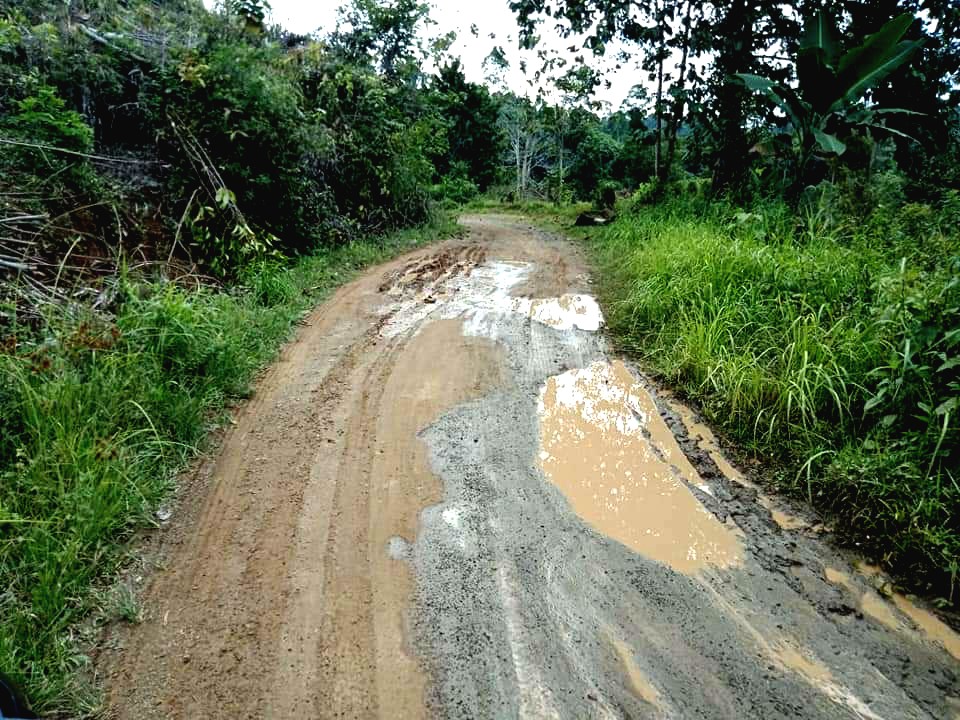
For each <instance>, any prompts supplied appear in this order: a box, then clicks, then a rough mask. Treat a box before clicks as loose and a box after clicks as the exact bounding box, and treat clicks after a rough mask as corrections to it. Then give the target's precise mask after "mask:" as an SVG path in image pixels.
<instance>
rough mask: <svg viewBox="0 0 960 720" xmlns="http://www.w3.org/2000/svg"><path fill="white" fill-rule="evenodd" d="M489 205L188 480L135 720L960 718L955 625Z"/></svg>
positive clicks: (547, 239) (285, 380)
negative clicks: (628, 352)
mask: <svg viewBox="0 0 960 720" xmlns="http://www.w3.org/2000/svg"><path fill="white" fill-rule="evenodd" d="M464 223H465V225H466V226H467V227H468V229H469V234H468V235H467V237H466V239H464V240H456V241H449V242H446V243H443V244H440V245H436V246H433V247H431V248H428V249H425V250H419V251H416V252H414V253H411V254H408V255H406V256H404V257H402V258H399V259H397V260H395V261H393V262H391V263H388V264H386V265H383V266H381V267H379V268H376V269H374V270H372V271H370V272H368V273H367V274H365V275H364V276H363V277H361V278H360V279H359V280H357V281H355V282H353V283H351V284H350V285H347V286H345V287H344V288H342V289H341V290H340V291H339V292H338V293H336V295H335V296H334V297H333V298H332V299H331V300H329V301H328V302H327V303H325V304H324V305H322V306H321V307H319V308H318V309H317V310H316V311H315V312H314V313H313V314H312V315H311V316H310V317H309V318H308V319H307V321H306V322H305V326H304V327H303V328H302V330H301V332H300V333H299V336H298V337H297V339H296V340H295V341H294V342H292V343H291V344H290V345H288V346H287V348H286V349H285V350H284V352H283V354H282V356H281V358H280V360H279V362H277V364H276V365H275V366H274V367H273V368H272V369H271V370H270V371H269V372H268V373H267V374H266V375H265V376H264V378H263V379H262V381H261V382H260V383H259V385H258V387H257V390H256V394H255V395H254V397H253V399H252V400H251V401H250V402H249V403H248V404H247V405H246V406H245V407H244V408H242V409H241V410H240V411H239V412H238V414H237V416H236V418H235V421H236V422H235V425H234V426H233V427H232V428H231V429H230V430H229V432H228V433H227V434H226V436H225V437H224V439H223V443H222V447H221V448H220V450H219V452H218V453H217V454H216V456H215V457H211V458H210V459H209V460H208V461H207V462H206V463H204V464H203V465H202V466H200V467H199V468H198V469H197V470H195V471H194V472H193V473H192V474H190V475H188V476H187V477H185V478H184V479H183V483H182V485H181V491H180V493H179V495H178V502H177V504H176V506H175V508H174V515H173V518H172V520H171V521H170V522H169V523H168V525H167V526H166V527H165V528H163V529H161V530H160V531H158V534H157V537H156V538H155V545H156V548H155V549H154V551H153V552H152V554H151V555H150V557H151V564H152V566H153V569H152V570H151V571H150V572H149V573H148V574H147V583H146V590H145V591H144V593H143V598H142V602H143V606H144V611H145V612H144V620H143V622H142V623H140V624H139V625H115V626H113V627H111V628H109V629H108V632H107V636H106V637H105V638H104V642H103V645H102V648H103V649H102V650H101V651H100V653H99V655H98V657H97V658H96V666H97V668H98V672H99V673H100V674H101V676H102V677H103V679H104V681H105V685H106V688H107V705H108V713H109V714H110V716H111V717H116V718H138V719H139V718H218V717H230V718H259V717H265V718H314V717H316V718H328V717H329V718H334V717H339V718H377V717H380V718H417V717H448V718H473V717H477V718H501V717H530V718H541V717H557V718H587V717H597V718H600V717H603V718H645V717H651V718H698V717H699V718H748V717H749V718H779V717H797V718H886V719H888V720H893V719H895V718H896V719H899V718H958V717H960V711H958V708H960V701H958V700H957V698H958V697H960V662H958V660H960V659H958V657H956V656H957V655H960V642H958V638H957V636H956V635H955V634H953V633H952V631H950V630H949V628H947V627H946V626H945V625H943V624H942V623H940V621H939V620H938V619H937V618H936V616H935V615H933V614H932V613H931V612H930V611H928V610H925V609H923V608H921V607H919V606H918V605H917V604H915V603H913V602H911V601H910V600H908V599H907V598H904V597H902V596H898V595H896V594H891V593H889V591H888V585H887V584H886V583H885V579H884V578H882V576H879V575H878V573H877V572H876V571H875V570H874V569H872V568H870V567H869V566H856V565H855V564H854V562H852V561H851V560H850V559H848V558H846V557H845V556H843V555H841V554H840V553H839V552H838V551H836V550H834V549H832V548H831V546H830V545H829V543H828V542H827V541H826V539H825V537H826V535H827V532H826V531H825V529H824V528H823V527H822V526H819V525H818V524H817V523H816V522H815V521H814V520H813V519H807V518H806V517H805V516H804V512H803V511H802V510H796V509H793V510H792V509H790V508H788V507H786V506H784V505H783V504H782V502H781V501H778V500H776V499H774V498H770V497H768V496H766V495H764V494H763V493H761V492H760V491H759V490H758V488H757V487H756V486H755V485H753V484H752V483H751V482H750V480H749V478H748V476H749V473H748V472H745V471H744V469H743V468H736V467H734V466H733V465H732V464H731V463H730V462H729V461H728V460H727V459H726V458H725V457H724V456H723V453H722V451H721V449H720V447H719V445H718V443H717V441H716V438H715V437H714V436H713V434H712V433H711V432H710V429H709V428H708V427H706V426H705V425H704V424H703V423H701V422H699V421H698V419H697V418H696V416H695V414H694V413H692V412H691V411H690V410H689V409H688V408H685V407H684V406H683V405H682V404H680V403H678V402H677V401H676V400H675V399H673V398H669V397H663V396H662V395H661V394H658V393H657V391H656V389H655V388H653V387H652V386H651V385H650V384H649V383H648V382H647V381H646V380H645V379H644V378H643V377H642V375H640V374H639V373H638V372H636V370H635V369H633V368H631V367H630V366H629V365H628V364H624V363H623V362H621V361H619V360H616V359H615V358H612V357H611V356H610V352H609V350H608V349H607V345H606V343H605V342H604V338H603V334H602V332H599V331H598V329H597V328H598V326H599V323H600V317H601V316H600V314H599V309H598V308H597V307H596V305H595V303H594V302H593V300H592V298H591V297H590V296H589V286H590V281H589V277H588V273H587V270H586V266H585V264H584V262H583V260H582V258H581V256H580V255H579V253H578V252H577V250H576V248H575V247H574V246H572V245H571V244H569V243H567V242H566V241H564V240H562V239H560V238H557V237H553V236H549V235H546V234H544V233H542V232H541V231H538V230H534V229H533V228H532V227H530V226H529V225H526V224H524V223H522V222H520V221H518V220H516V219H509V218H504V217H497V216H489V215H487V216H482V217H469V218H465V219H464Z"/></svg>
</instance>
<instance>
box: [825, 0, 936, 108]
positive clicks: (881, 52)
mask: <svg viewBox="0 0 960 720" xmlns="http://www.w3.org/2000/svg"><path fill="white" fill-rule="evenodd" d="M914 20H915V18H914V16H913V15H912V14H910V13H904V14H903V15H900V16H899V17H897V18H894V19H893V20H891V21H890V22H888V23H887V24H886V25H884V26H883V27H882V28H880V30H879V31H877V32H875V33H874V34H873V35H869V36H868V37H867V39H866V40H865V41H864V43H863V45H861V46H859V47H857V48H854V49H853V50H851V51H850V52H848V53H846V54H845V55H844V56H843V57H842V58H840V64H839V68H838V70H839V72H838V76H837V80H838V84H839V87H840V89H841V92H840V94H839V95H840V98H839V99H838V100H837V102H836V103H834V106H833V107H834V109H836V108H837V107H838V106H839V104H842V102H843V101H844V100H845V101H847V102H856V101H857V100H858V99H859V98H860V97H862V96H863V94H864V93H865V92H866V91H867V90H869V89H870V88H871V87H874V86H876V85H877V84H878V83H880V82H881V81H882V80H883V79H884V78H886V77H887V75H889V74H890V73H892V72H893V71H894V70H896V69H897V68H898V67H900V66H901V65H903V64H904V63H905V62H906V61H907V60H908V59H909V58H910V56H911V55H912V54H913V53H914V52H915V51H916V50H917V48H918V47H920V45H921V44H922V41H904V42H900V39H901V38H902V37H903V35H904V33H906V32H907V30H908V29H909V28H910V25H911V24H912V23H913V21H914Z"/></svg>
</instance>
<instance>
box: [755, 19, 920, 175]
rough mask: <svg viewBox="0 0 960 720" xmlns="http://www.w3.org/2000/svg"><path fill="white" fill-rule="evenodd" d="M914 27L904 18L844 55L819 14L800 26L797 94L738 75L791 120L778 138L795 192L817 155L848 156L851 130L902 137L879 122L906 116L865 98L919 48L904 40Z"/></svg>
mask: <svg viewBox="0 0 960 720" xmlns="http://www.w3.org/2000/svg"><path fill="white" fill-rule="evenodd" d="M914 22H915V18H914V17H913V16H912V15H910V14H909V13H904V14H903V15H900V16H899V17H897V18H895V19H893V20H891V21H890V22H888V23H886V24H885V25H884V26H883V27H881V28H880V29H879V30H878V31H877V32H876V33H874V34H872V35H869V36H867V38H866V39H865V40H864V41H863V43H862V44H860V45H857V46H855V47H853V48H851V49H849V50H847V51H846V52H843V51H842V50H841V45H840V32H839V29H838V28H837V25H836V21H835V20H834V19H833V18H831V17H830V16H829V15H828V14H827V13H826V12H823V11H821V12H818V13H817V14H816V15H814V16H811V17H810V18H809V19H808V20H807V22H806V23H805V25H804V33H803V36H802V38H801V39H800V45H799V51H798V54H797V59H796V70H797V80H798V87H797V89H796V90H794V89H793V88H792V87H790V86H789V85H786V84H783V83H777V82H774V81H773V80H771V79H769V78H763V77H758V76H756V75H751V74H747V73H739V74H737V75H736V77H737V78H738V79H739V81H740V82H741V83H742V84H743V85H744V86H745V87H747V88H748V89H750V90H753V91H760V92H762V93H764V95H765V96H766V97H767V98H769V99H770V100H771V101H772V102H773V103H774V104H775V105H776V106H777V107H779V108H780V110H782V111H783V112H784V114H785V115H786V116H787V118H788V119H789V121H790V131H789V133H788V134H785V135H784V134H781V135H777V136H776V139H777V140H780V141H781V142H780V143H779V147H784V145H785V142H786V141H787V140H788V138H789V139H790V140H792V142H790V143H789V145H788V146H787V147H786V152H787V154H788V155H789V156H790V157H791V158H792V164H793V166H794V167H793V174H794V178H793V187H794V190H796V189H797V188H798V187H799V186H802V185H803V184H804V183H805V182H806V181H807V180H808V175H809V168H810V163H811V161H812V160H813V159H814V157H815V156H817V155H819V156H834V157H839V156H842V155H843V154H844V153H845V152H846V149H847V146H846V143H845V141H844V139H845V138H847V137H849V136H850V134H851V133H852V132H853V130H854V129H855V128H877V129H881V130H887V131H892V132H894V133H897V134H902V133H900V131H898V130H892V129H891V128H888V127H886V126H885V125H884V124H883V123H882V117H883V116H884V115H886V114H890V113H907V112H909V111H907V110H902V109H895V110H893V109H882V108H877V107H876V106H866V105H864V104H863V97H864V95H865V94H866V92H867V91H868V90H870V89H871V88H874V87H876V86H877V85H878V84H880V83H881V82H882V81H883V80H884V79H885V78H886V77H887V76H889V75H890V74H891V73H893V72H894V71H895V70H896V69H897V68H899V67H900V66H901V65H903V64H905V63H906V62H907V61H908V60H909V59H910V57H911V56H912V55H913V54H914V53H915V52H916V50H917V49H918V48H919V47H920V45H921V41H918V40H903V37H904V35H905V34H906V32H907V30H908V29H909V28H910V26H911V25H912V24H913V23H914Z"/></svg>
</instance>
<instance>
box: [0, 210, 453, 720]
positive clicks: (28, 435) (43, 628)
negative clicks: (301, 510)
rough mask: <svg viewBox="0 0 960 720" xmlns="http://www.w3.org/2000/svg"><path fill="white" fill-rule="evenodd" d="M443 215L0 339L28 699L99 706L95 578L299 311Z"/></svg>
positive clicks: (125, 291)
mask: <svg viewBox="0 0 960 720" xmlns="http://www.w3.org/2000/svg"><path fill="white" fill-rule="evenodd" d="M454 228H455V226H454V224H453V222H452V221H450V220H446V219H444V220H437V221H435V222H434V223H433V224H432V225H429V226H425V227H423V228H420V229H418V230H412V231H406V232H404V233H400V234H396V235H392V236H390V237H388V238H386V239H380V240H368V241H358V242H353V243H350V244H347V245H344V246H341V247H338V248H335V249H325V250H320V251H318V252H317V253H315V254H313V255H309V256H306V257H303V258H302V259H300V260H299V261H297V262H296V263H295V264H292V265H287V266H284V265H281V264H278V263H261V264H259V265H256V266H254V267H250V268H247V270H246V271H245V272H244V275H243V278H242V282H241V284H240V285H239V286H237V287H235V288H233V289H231V290H229V291H219V290H215V289H204V288H201V289H195V290H187V289H184V288H183V287H180V286H178V285H176V284H172V283H164V282H142V281H135V280H132V279H121V280H120V281H119V288H118V295H119V299H118V302H117V307H116V311H115V313H114V314H112V315H110V316H104V315H102V314H99V315H98V314H94V313H93V312H92V311H89V310H83V309H76V308H75V309H73V310H72V311H71V312H70V313H66V312H61V313H58V314H55V315H52V316H49V317H48V318H47V323H46V325H45V327H43V328H42V330H41V331H40V332H39V333H37V332H36V331H34V332H27V331H25V330H23V329H21V332H20V333H19V334H18V337H17V338H16V342H15V341H14V337H13V336H10V337H8V338H7V339H6V341H5V343H3V344H0V672H2V673H5V674H7V675H9V676H12V677H13V678H14V679H15V680H16V681H18V682H20V683H21V684H22V685H23V686H24V687H25V689H26V691H27V694H28V696H29V697H30V698H31V700H32V702H33V703H34V705H35V709H39V710H42V711H44V712H47V713H64V714H69V715H70V716H71V717H73V716H76V715H78V714H85V713H87V712H91V711H93V710H95V708H96V706H97V702H98V700H97V695H96V692H95V690H94V689H93V688H91V687H89V686H87V685H85V684H84V681H83V680H82V679H81V678H82V677H83V676H84V673H82V672H78V671H79V670H82V669H83V667H84V666H85V665H86V664H87V662H88V660H87V658H85V657H84V656H83V655H82V654H81V650H80V644H79V643H78V642H77V638H76V630H77V623H78V621H80V620H81V619H83V618H85V617H87V616H89V615H90V614H91V611H93V610H94V609H95V608H96V607H97V604H98V602H101V601H102V593H97V592H94V591H92V590H91V587H92V586H93V585H94V584H95V583H99V582H102V581H107V580H108V579H109V578H110V576H111V575H112V574H114V573H115V572H116V570H117V568H118V564H119V563H120V562H122V559H123V552H122V551H123V548H124V543H125V541H126V540H127V539H128V538H129V537H130V535H131V533H132V532H133V531H134V530H135V529H136V528H138V527H144V526H149V525H151V524H154V523H155V520H154V518H155V515H154V513H155V511H156V509H157V507H158V505H159V503H160V502H161V501H162V499H163V498H164V497H165V496H166V495H167V494H168V493H169V492H170V490H171V488H172V485H173V482H174V477H175V474H176V472H177V470H179V469H181V468H182V467H183V466H184V464H185V463H186V462H187V461H188V460H189V458H191V457H192V456H193V455H195V454H196V453H197V451H198V448H200V447H202V444H203V439H204V437H205V435H206V433H207V431H208V430H209V429H211V427H212V426H213V425H215V424H217V422H218V421H219V419H220V416H221V413H220V411H221V410H222V409H223V408H224V405H225V403H227V402H229V401H230V400H232V399H235V398H240V397H243V396H244V395H245V394H246V393H247V392H248V389H249V383H250V382H251V380H252V379H253V377H254V374H255V373H256V372H257V370H258V369H259V368H261V367H262V366H263V365H264V364H266V363H267V362H268V361H269V360H270V359H271V358H272V357H273V356H274V355H275V353H276V351H277V349H278V347H279V346H280V344H281V342H283V341H284V340H285V339H286V338H287V337H289V335H290V331H291V328H292V326H293V324H294V323H295V321H296V320H297V319H298V318H300V317H301V316H302V315H303V313H304V312H305V311H307V310H308V309H309V308H310V307H311V306H313V305H314V304H315V303H316V302H318V301H319V300H320V299H321V298H322V297H323V296H324V295H325V294H326V293H328V292H329V291H330V290H331V289H332V288H333V287H335V286H337V285H339V284H341V283H342V282H344V281H346V280H348V279H349V278H350V277H351V276H352V275H353V274H354V273H355V272H356V271H357V270H359V269H361V268H364V267H366V266H369V265H371V264H373V263H376V262H378V261H381V260H383V259H385V258H387V257H388V256H391V255H393V254H396V253H398V252H400V251H402V250H406V249H408V248H411V247H413V246H415V245H417V244H420V243H422V242H425V241H427V240H430V239H433V238H437V237H440V236H442V235H448V234H451V233H452V232H453V231H454Z"/></svg>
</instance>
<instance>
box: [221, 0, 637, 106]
mask: <svg viewBox="0 0 960 720" xmlns="http://www.w3.org/2000/svg"><path fill="white" fill-rule="evenodd" d="M209 1H210V0H208V2H209ZM270 4H271V6H272V8H273V13H272V16H273V20H274V22H276V23H277V24H279V25H282V26H284V27H285V28H287V29H288V30H291V31H293V32H297V33H304V34H306V33H312V32H317V31H319V33H320V34H321V35H323V34H326V33H328V32H329V31H331V30H332V29H333V27H334V25H335V24H336V19H337V8H338V7H339V6H340V5H342V4H346V3H343V2H340V1H339V0H270ZM430 5H431V11H430V17H431V18H432V19H433V20H435V21H436V22H437V25H435V26H432V27H430V28H428V34H429V35H430V36H431V37H433V36H438V35H442V34H444V33H446V32H448V31H450V30H453V31H454V32H455V33H456V34H457V42H456V44H455V45H454V46H453V47H452V48H451V51H450V52H451V53H452V54H453V55H454V56H459V57H460V58H461V59H462V60H463V65H464V73H465V74H466V76H467V79H468V80H471V81H473V82H482V81H483V80H484V75H485V73H484V70H483V60H484V58H485V57H486V56H487V55H488V54H489V53H490V51H491V49H493V47H494V46H495V45H499V46H501V47H503V49H504V50H505V51H506V53H507V58H508V59H509V61H510V66H511V69H510V73H509V74H508V76H507V77H506V82H507V84H508V85H509V87H510V89H511V90H513V91H514V92H516V93H517V94H520V95H533V94H535V93H536V90H535V89H534V88H531V87H530V86H529V85H528V84H527V80H528V79H532V73H533V71H534V70H536V68H537V67H539V60H538V59H537V57H536V54H535V53H533V52H527V53H521V51H520V50H519V49H518V48H517V36H518V28H517V23H516V18H515V17H514V15H513V13H512V12H511V11H510V7H509V5H508V0H432V2H431V3H430ZM471 25H476V27H477V30H478V33H477V36H476V37H474V35H473V34H472V33H471V29H470V28H471ZM491 34H493V35H495V36H496V37H495V38H491V37H490V35H491ZM541 36H542V38H543V42H544V44H546V45H549V46H550V47H552V48H554V49H556V50H560V51H562V52H563V54H564V55H565V56H567V57H568V58H569V60H570V61H572V60H573V57H574V56H575V55H577V54H578V53H569V52H568V51H567V50H566V48H567V47H568V46H569V45H572V44H574V43H575V40H573V39H569V40H566V41H564V40H562V39H560V38H557V37H554V36H553V35H552V32H551V29H550V28H549V27H544V28H543V30H542V32H541ZM524 57H526V59H527V63H528V66H529V68H528V70H529V77H525V76H524V75H523V74H522V73H521V72H520V68H519V63H520V60H521V59H523V58H524ZM613 62H614V61H613V59H612V58H610V59H607V60H605V63H606V66H607V67H608V68H611V69H612V67H613ZM644 75H645V73H643V72H642V71H641V70H639V69H632V68H631V69H627V68H626V67H624V68H623V69H621V70H620V71H617V72H611V73H609V74H608V76H607V78H608V79H609V80H610V81H611V83H612V87H611V88H610V89H605V88H604V87H600V88H599V89H598V91H597V95H596V97H597V99H599V100H604V101H607V102H608V103H610V109H611V110H616V109H618V108H619V107H620V105H621V102H622V101H623V99H624V98H626V97H627V95H628V94H629V92H630V88H631V87H633V86H634V85H636V84H638V83H643V78H644Z"/></svg>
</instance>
